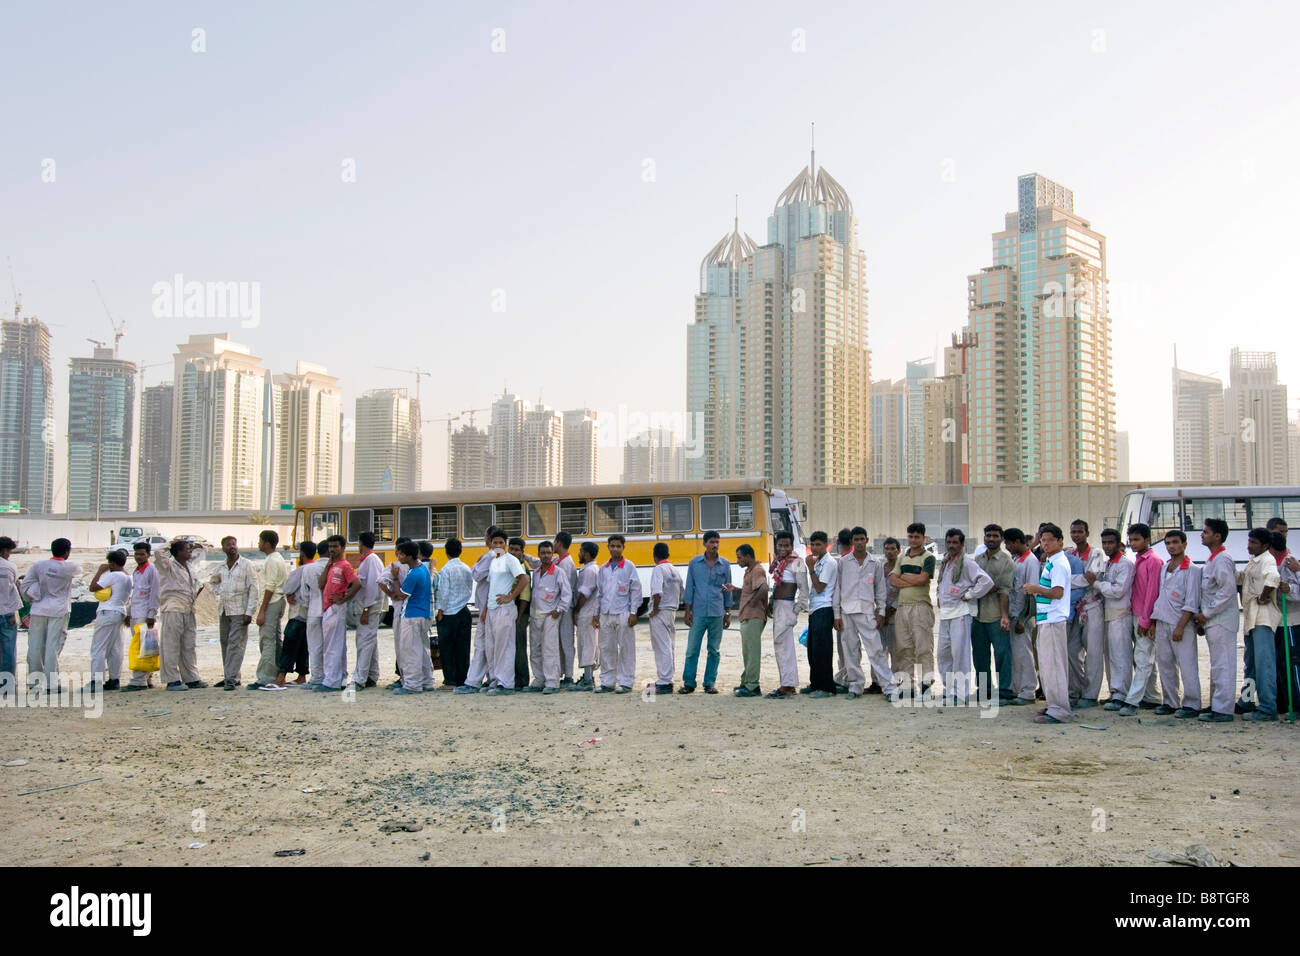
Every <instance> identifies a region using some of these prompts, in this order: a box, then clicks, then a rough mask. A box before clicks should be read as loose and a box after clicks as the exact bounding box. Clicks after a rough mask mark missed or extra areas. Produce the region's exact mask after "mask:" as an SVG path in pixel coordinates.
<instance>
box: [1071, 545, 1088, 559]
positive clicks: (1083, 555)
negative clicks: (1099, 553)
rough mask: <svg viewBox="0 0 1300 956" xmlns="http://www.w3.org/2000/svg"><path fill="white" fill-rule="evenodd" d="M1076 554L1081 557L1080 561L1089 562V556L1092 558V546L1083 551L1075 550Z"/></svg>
mask: <svg viewBox="0 0 1300 956" xmlns="http://www.w3.org/2000/svg"><path fill="white" fill-rule="evenodd" d="M1074 553H1075V554H1076V555H1078V556H1079V559H1080V560H1082V561H1087V560H1088V558H1089V556H1091V554H1092V545H1088V547H1086V548H1085V549H1084V550H1082V551H1080V550H1079V549H1078V548H1075V549H1074Z"/></svg>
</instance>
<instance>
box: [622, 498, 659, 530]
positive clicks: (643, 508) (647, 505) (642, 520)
mask: <svg viewBox="0 0 1300 956" xmlns="http://www.w3.org/2000/svg"><path fill="white" fill-rule="evenodd" d="M623 530H624V531H625V532H626V533H627V534H654V530H655V502H654V499H653V498H628V499H627V501H626V503H625V505H624V510H623Z"/></svg>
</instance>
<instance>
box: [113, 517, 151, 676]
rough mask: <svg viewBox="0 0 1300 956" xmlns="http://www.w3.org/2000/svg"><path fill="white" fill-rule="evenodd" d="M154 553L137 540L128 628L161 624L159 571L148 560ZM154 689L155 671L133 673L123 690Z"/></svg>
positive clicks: (133, 552) (145, 543)
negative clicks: (159, 622)
mask: <svg viewBox="0 0 1300 956" xmlns="http://www.w3.org/2000/svg"><path fill="white" fill-rule="evenodd" d="M152 551H153V549H152V548H151V547H150V545H149V542H148V541H137V542H136V543H135V546H134V549H133V551H132V555H131V556H132V557H133V558H135V570H134V571H132V572H131V606H130V608H129V611H128V613H127V616H126V620H125V622H124V623H125V624H126V626H127V627H129V628H134V627H135V626H136V625H137V624H143V625H144V626H145V627H146V628H152V627H156V626H157V625H158V569H157V568H155V567H154V566H153V562H151V561H150V560H149V558H150V555H151V552H152ZM152 686H153V672H152V671H131V680H130V682H129V683H128V684H127V685H126V686H125V687H123V688H122V690H123V691H137V690H145V689H146V688H148V687H152Z"/></svg>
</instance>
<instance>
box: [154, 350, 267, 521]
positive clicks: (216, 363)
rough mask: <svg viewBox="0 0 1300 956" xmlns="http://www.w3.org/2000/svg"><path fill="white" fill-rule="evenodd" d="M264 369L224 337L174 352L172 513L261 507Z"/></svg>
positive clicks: (253, 357)
mask: <svg viewBox="0 0 1300 956" xmlns="http://www.w3.org/2000/svg"><path fill="white" fill-rule="evenodd" d="M266 375H267V373H266V370H265V369H264V368H263V367H262V360H261V359H260V358H258V357H257V356H255V355H253V354H252V351H251V350H250V349H249V347H248V346H246V345H240V344H239V343H237V342H231V341H230V340H229V338H228V337H227V336H226V334H225V333H224V332H223V333H208V334H203V335H191V336H190V338H189V341H188V342H186V343H184V344H182V345H179V346H177V350H176V359H175V391H174V393H173V401H172V423H173V430H172V453H171V461H172V472H171V487H170V494H171V510H172V511H233V510H244V509H250V510H253V509H258V508H261V507H262V506H263V504H264V503H265V502H264V501H263V500H262V490H263V488H262V485H263V470H262V442H263V436H264V419H263V407H264V404H265V398H266Z"/></svg>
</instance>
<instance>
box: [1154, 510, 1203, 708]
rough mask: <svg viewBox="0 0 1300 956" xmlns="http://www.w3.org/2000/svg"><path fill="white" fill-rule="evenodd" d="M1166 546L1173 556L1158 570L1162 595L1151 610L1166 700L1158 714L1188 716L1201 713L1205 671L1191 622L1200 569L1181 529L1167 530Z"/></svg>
mask: <svg viewBox="0 0 1300 956" xmlns="http://www.w3.org/2000/svg"><path fill="white" fill-rule="evenodd" d="M1165 550H1166V551H1168V552H1169V560H1168V561H1166V562H1165V566H1164V567H1163V568H1162V569H1161V571H1160V595H1159V597H1157V598H1156V606H1155V608H1154V609H1153V610H1152V612H1151V619H1152V620H1153V621H1155V625H1156V666H1157V667H1158V668H1159V669H1160V695H1161V698H1162V699H1161V702H1160V706H1159V707H1157V708H1156V711H1155V712H1156V713H1157V714H1162V715H1163V714H1173V715H1174V716H1175V717H1179V718H1182V719H1184V720H1187V719H1190V718H1192V717H1197V716H1199V715H1200V712H1201V675H1200V669H1199V667H1198V666H1197V660H1196V627H1195V625H1194V624H1193V619H1194V618H1195V617H1196V614H1197V612H1199V611H1200V609H1201V569H1200V568H1198V567H1196V566H1195V565H1194V564H1192V560H1191V558H1189V557H1187V553H1186V552H1187V535H1185V534H1183V532H1181V531H1179V530H1178V529H1174V530H1173V531H1169V532H1167V533H1166V534H1165ZM1180 686H1181V689H1182V692H1181V694H1180V693H1179V688H1180Z"/></svg>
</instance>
